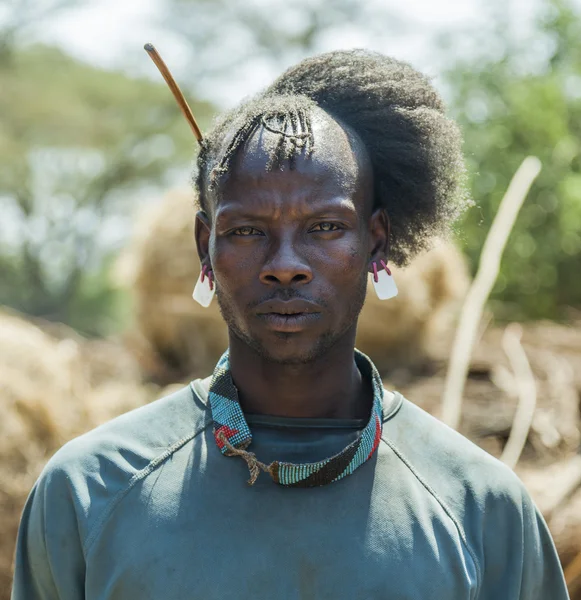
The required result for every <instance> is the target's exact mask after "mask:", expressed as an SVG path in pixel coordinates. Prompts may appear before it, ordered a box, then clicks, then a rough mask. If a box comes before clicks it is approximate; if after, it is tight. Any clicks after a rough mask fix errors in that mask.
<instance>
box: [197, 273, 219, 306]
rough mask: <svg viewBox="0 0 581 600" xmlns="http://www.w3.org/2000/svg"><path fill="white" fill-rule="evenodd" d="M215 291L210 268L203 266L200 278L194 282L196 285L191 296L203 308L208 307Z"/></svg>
mask: <svg viewBox="0 0 581 600" xmlns="http://www.w3.org/2000/svg"><path fill="white" fill-rule="evenodd" d="M215 293H216V285H215V284H214V282H213V278H212V270H211V269H208V267H205V266H204V267H203V268H202V272H201V273H200V278H199V279H198V281H197V283H196V287H194V293H193V294H192V298H193V299H194V300H195V301H196V302H197V303H198V304H200V305H202V306H203V307H204V308H208V306H210V304H211V303H212V300H213V298H214V294H215Z"/></svg>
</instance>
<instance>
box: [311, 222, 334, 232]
mask: <svg viewBox="0 0 581 600" xmlns="http://www.w3.org/2000/svg"><path fill="white" fill-rule="evenodd" d="M339 229H341V228H340V227H339V226H338V225H335V223H317V224H316V225H314V226H313V227H311V231H338V230H339Z"/></svg>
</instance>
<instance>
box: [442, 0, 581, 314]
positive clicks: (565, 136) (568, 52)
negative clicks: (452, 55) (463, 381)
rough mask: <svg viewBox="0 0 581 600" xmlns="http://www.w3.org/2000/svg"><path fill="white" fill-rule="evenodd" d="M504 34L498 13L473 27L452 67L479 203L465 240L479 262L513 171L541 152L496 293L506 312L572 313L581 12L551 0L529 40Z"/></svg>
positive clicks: (580, 298) (578, 303)
mask: <svg viewBox="0 0 581 600" xmlns="http://www.w3.org/2000/svg"><path fill="white" fill-rule="evenodd" d="M505 34H506V30H505V28H504V27H503V26H502V22H500V23H499V22H497V28H496V30H495V31H490V30H483V31H482V32H481V33H480V35H475V36H474V38H473V47H472V48H471V50H470V51H469V52H468V55H469V56H470V58H469V59H466V60H463V61H460V62H456V63H455V64H454V65H453V66H452V67H451V68H450V69H449V70H448V72H447V73H446V81H447V83H448V85H449V86H450V89H451V95H452V97H453V102H452V108H453V112H454V113H455V116H456V117H457V118H458V120H459V122H460V124H461V127H462V129H463V131H464V136H465V149H466V154H467V158H468V164H469V169H470V172H471V173H472V189H473V195H474V199H475V201H476V204H477V207H476V208H474V209H472V210H471V211H470V212H469V214H468V215H467V217H466V219H465V221H464V223H463V224H462V226H461V227H460V228H459V231H460V232H461V241H462V242H463V244H464V247H465V250H466V252H467V254H468V256H469V258H470V259H471V261H472V265H473V267H474V268H476V264H477V261H478V258H479V255H480V251H481V248H482V245H483V243H484V239H485V238H486V235H487V233H488V230H489V228H490V224H491V223H492V219H493V217H494V215H495V213H496V210H497V208H498V205H499V202H500V200H501V198H502V195H503V194H504V191H505V190H506V187H507V185H508V183H509V181H510V179H511V177H512V175H513V174H514V172H515V171H516V169H517V168H518V166H519V164H520V163H521V161H522V160H523V159H524V158H525V157H526V156H527V155H531V154H532V155H536V156H538V157H539V158H540V159H541V161H542V163H543V169H542V172H541V174H540V176H539V178H538V180H537V182H536V183H535V184H534V187H533V189H532V190H531V192H530V194H529V196H528V198H527V200H526V202H525V204H524V206H523V208H522V210H521V213H520V215H519V217H518V220H517V223H516V226H515V229H514V230H513V232H512V234H511V238H510V240H509V244H508V246H507V249H506V252H505V255H504V258H503V263H502V270H501V274H500V277H499V280H498V283H497V286H496V288H495V291H494V294H493V300H494V301H496V302H495V303H494V304H495V308H496V314H497V316H498V317H500V318H510V319H520V318H545V317H546V318H564V317H566V314H567V307H570V306H573V307H576V308H580V307H581V276H580V275H581V16H580V15H579V14H578V13H577V12H576V11H574V10H573V9H572V8H571V7H570V6H569V5H568V3H567V2H566V1H553V2H548V3H547V4H546V5H545V10H544V12H543V14H542V16H541V18H540V19H539V20H538V22H537V28H536V31H534V33H533V34H532V35H531V37H530V38H529V39H528V40H526V42H524V43H523V44H522V47H518V46H517V47H515V46H514V45H513V46H511V45H510V44H509V42H508V41H507V40H508V39H509V38H508V37H507V36H506V35H505ZM450 49H451V50H453V49H452V48H450ZM492 51H493V56H492V57H491V56H490V54H492ZM483 54H484V55H483Z"/></svg>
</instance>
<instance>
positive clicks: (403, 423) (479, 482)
mask: <svg viewBox="0 0 581 600" xmlns="http://www.w3.org/2000/svg"><path fill="white" fill-rule="evenodd" d="M401 401H402V403H401V408H400V410H399V411H398V412H397V414H396V415H394V418H391V419H388V420H387V421H386V423H385V425H384V431H383V440H384V442H385V443H386V444H387V445H388V446H390V447H391V449H392V450H393V451H394V452H395V453H396V454H397V455H398V456H399V458H400V459H401V460H402V461H403V462H404V463H405V464H406V466H407V468H409V469H410V470H411V471H412V472H413V473H414V475H415V476H416V478H417V480H418V482H419V483H420V484H421V485H422V486H423V487H424V488H425V489H426V491H427V492H428V493H429V494H431V495H432V496H433V497H434V499H435V500H436V501H438V502H440V503H441V504H442V506H443V507H444V508H445V509H446V510H447V511H448V512H449V513H450V516H451V517H453V518H454V519H456V520H457V521H458V524H462V523H466V522H467V521H472V522H473V521H475V520H476V521H478V520H479V519H480V518H483V515H484V513H485V512H486V511H487V510H494V509H498V508H502V507H505V508H506V507H509V506H512V507H514V508H515V509H517V510H518V508H519V507H520V506H521V504H522V502H523V497H524V496H525V495H526V491H525V489H524V486H523V485H522V483H521V481H520V480H519V478H518V477H517V476H516V475H515V474H514V472H513V471H512V470H511V469H510V468H508V467H507V466H506V465H505V464H503V463H502V462H500V461H499V460H498V459H496V458H494V457H493V456H491V455H490V454H488V453H487V452H485V451H484V450H482V449H481V448H479V447H478V446H477V445H476V444H474V443H472V442H471V441H470V440H468V439H467V438H465V437H464V436H463V435H461V434H459V433H458V432H457V431H454V430H453V429H451V428H450V427H448V426H447V425H445V424H444V423H442V422H441V421H439V420H438V419H436V418H435V417H433V416H432V415H430V414H428V413H427V412H425V411H424V410H422V409H421V408H419V407H418V406H417V405H415V404H413V403H412V402H409V401H408V400H406V399H404V398H401Z"/></svg>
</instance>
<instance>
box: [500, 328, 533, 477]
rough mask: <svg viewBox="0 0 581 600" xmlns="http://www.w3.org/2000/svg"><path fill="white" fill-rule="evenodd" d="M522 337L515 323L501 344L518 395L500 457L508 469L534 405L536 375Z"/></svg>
mask: <svg viewBox="0 0 581 600" xmlns="http://www.w3.org/2000/svg"><path fill="white" fill-rule="evenodd" d="M521 338H522V327H521V326H520V325H519V324H518V323H512V324H511V325H509V326H508V327H507V328H506V329H505V331H504V335H503V338H502V347H503V349H504V351H505V353H506V356H507V357H508V360H509V362H510V366H511V367H512V370H513V373H514V379H515V384H516V389H517V391H518V398H519V401H518V406H517V409H516V413H515V415H514V421H513V423H512V428H511V430H510V436H509V438H508V441H507V442H506V446H505V447H504V450H503V452H502V455H501V457H500V460H502V462H504V463H505V464H507V465H508V466H509V467H510V468H511V469H514V467H515V466H516V463H517V462H518V459H519V458H520V455H521V453H522V451H523V448H524V446H525V443H526V441H527V437H528V435H529V431H530V428H531V425H532V422H533V416H534V414H535V408H536V406H537V386H536V383H535V376H534V374H533V371H532V369H531V365H530V363H529V361H528V358H527V355H526V352H525V351H524V348H523V347H522V344H521V343H520V341H521Z"/></svg>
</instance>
